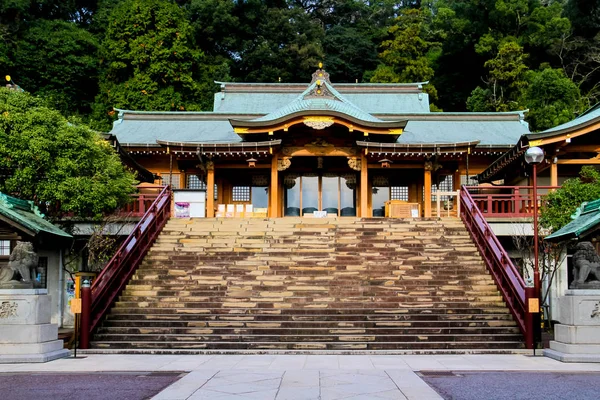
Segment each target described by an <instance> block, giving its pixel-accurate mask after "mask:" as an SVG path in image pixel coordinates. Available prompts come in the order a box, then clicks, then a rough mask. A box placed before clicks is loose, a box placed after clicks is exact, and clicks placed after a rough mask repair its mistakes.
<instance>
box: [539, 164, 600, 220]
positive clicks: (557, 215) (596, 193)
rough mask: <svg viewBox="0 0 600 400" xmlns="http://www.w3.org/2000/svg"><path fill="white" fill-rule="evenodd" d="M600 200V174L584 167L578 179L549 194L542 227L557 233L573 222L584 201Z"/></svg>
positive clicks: (542, 210) (542, 217)
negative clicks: (572, 217)
mask: <svg viewBox="0 0 600 400" xmlns="http://www.w3.org/2000/svg"><path fill="white" fill-rule="evenodd" d="M597 199H600V173H599V172H598V171H597V170H596V169H595V168H594V167H592V166H584V167H583V168H581V171H580V172H579V177H578V178H573V179H568V180H566V181H565V182H564V183H563V185H562V186H561V187H560V189H557V190H555V191H554V192H551V193H548V195H546V197H545V202H544V203H543V204H542V208H541V210H540V225H541V226H542V227H544V228H546V229H549V230H550V232H555V231H557V230H558V229H560V228H562V227H563V226H565V225H566V224H568V223H569V222H570V221H571V215H572V214H573V213H575V210H577V207H579V206H580V205H581V203H583V202H584V201H592V200H597Z"/></svg>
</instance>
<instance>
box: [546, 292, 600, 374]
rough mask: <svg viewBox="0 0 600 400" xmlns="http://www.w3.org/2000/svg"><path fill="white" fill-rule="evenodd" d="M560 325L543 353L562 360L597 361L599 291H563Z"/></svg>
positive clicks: (599, 332) (598, 347) (599, 360)
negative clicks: (548, 347)
mask: <svg viewBox="0 0 600 400" xmlns="http://www.w3.org/2000/svg"><path fill="white" fill-rule="evenodd" d="M559 301H560V304H559V307H560V315H561V322H562V323H561V324H558V325H555V326H554V339H555V340H553V341H551V342H550V349H546V350H544V355H545V356H548V357H551V358H554V359H556V360H559V361H564V362H600V290H595V289H594V290H567V292H566V293H565V296H563V297H561V298H560V299H559Z"/></svg>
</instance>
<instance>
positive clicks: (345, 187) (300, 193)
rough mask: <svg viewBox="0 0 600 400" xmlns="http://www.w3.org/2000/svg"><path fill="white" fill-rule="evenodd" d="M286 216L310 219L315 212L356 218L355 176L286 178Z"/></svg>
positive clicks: (292, 176) (310, 175)
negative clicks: (308, 217) (307, 216)
mask: <svg viewBox="0 0 600 400" xmlns="http://www.w3.org/2000/svg"><path fill="white" fill-rule="evenodd" d="M284 186H285V189H286V190H285V195H284V197H285V198H284V202H285V203H284V210H285V212H284V215H285V216H286V217H292V216H296V217H297V216H306V215H312V214H313V212H315V211H326V212H327V215H333V216H341V217H355V216H356V175H355V174H344V175H336V174H316V173H310V174H309V173H307V174H301V175H300V174H289V175H287V176H285V177H284Z"/></svg>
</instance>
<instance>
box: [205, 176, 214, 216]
mask: <svg viewBox="0 0 600 400" xmlns="http://www.w3.org/2000/svg"><path fill="white" fill-rule="evenodd" d="M214 217H215V167H214V165H209V166H208V168H207V169H206V218H214Z"/></svg>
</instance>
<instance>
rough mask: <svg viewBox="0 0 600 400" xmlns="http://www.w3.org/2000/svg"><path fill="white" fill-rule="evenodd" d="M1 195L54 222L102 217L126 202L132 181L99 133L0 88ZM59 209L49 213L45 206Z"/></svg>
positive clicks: (21, 94)
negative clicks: (65, 216) (69, 216)
mask: <svg viewBox="0 0 600 400" xmlns="http://www.w3.org/2000/svg"><path fill="white" fill-rule="evenodd" d="M0 173H1V174H2V175H3V176H2V179H0V191H2V192H4V193H7V194H10V195H12V196H16V197H19V198H22V199H28V200H34V201H35V202H36V203H37V204H38V205H40V207H41V208H42V210H44V209H46V210H48V211H50V212H52V213H53V215H51V216H55V217H56V216H59V215H60V214H61V213H74V214H75V215H77V216H82V217H95V218H98V217H101V216H102V215H103V214H104V213H108V212H111V211H112V210H114V209H116V208H118V207H119V206H121V205H123V204H125V203H126V202H127V201H129V195H130V194H131V193H132V192H133V191H134V184H135V179H134V175H133V174H132V173H131V172H129V171H127V170H126V169H125V168H124V167H123V165H122V164H121V162H120V160H119V157H118V155H117V154H116V153H115V151H114V149H113V148H112V147H111V146H110V145H109V144H108V142H106V141H105V140H104V139H103V138H102V136H100V135H99V134H98V133H96V132H93V131H91V130H90V129H89V128H87V127H85V126H82V125H80V124H78V123H77V121H75V120H71V121H69V120H67V119H65V118H64V117H63V116H62V115H61V114H60V113H59V112H58V111H56V110H52V109H50V108H47V107H46V106H45V105H44V103H43V102H42V101H41V100H40V99H39V98H35V97H33V96H31V95H30V94H28V93H25V92H16V91H11V90H8V89H5V88H0ZM54 204H60V209H58V210H54V209H53V208H52V207H48V205H54Z"/></svg>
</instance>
